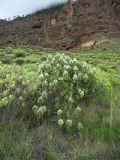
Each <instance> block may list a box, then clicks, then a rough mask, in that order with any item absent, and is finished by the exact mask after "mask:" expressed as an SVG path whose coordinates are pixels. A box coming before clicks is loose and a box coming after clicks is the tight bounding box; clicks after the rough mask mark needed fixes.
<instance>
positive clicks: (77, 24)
mask: <svg viewBox="0 0 120 160" xmlns="http://www.w3.org/2000/svg"><path fill="white" fill-rule="evenodd" d="M100 36H103V37H108V38H112V37H118V38H120V0H94V1H93V0H68V3H66V4H64V5H62V6H58V7H55V8H51V9H47V10H46V11H41V12H39V13H36V14H33V15H30V16H26V17H23V18H17V19H15V20H13V21H8V22H7V21H3V20H0V44H7V43H27V44H32V45H41V46H43V47H52V48H57V49H71V48H74V47H76V46H78V45H80V44H81V43H82V42H85V41H88V40H90V39H92V38H96V37H97V38H99V37H100Z"/></svg>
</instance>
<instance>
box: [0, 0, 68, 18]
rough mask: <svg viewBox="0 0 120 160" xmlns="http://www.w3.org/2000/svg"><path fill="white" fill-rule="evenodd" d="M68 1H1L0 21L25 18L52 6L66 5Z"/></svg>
mask: <svg viewBox="0 0 120 160" xmlns="http://www.w3.org/2000/svg"><path fill="white" fill-rule="evenodd" d="M65 2H67V0H17V1H16V0H1V2H0V19H5V18H7V19H8V18H10V19H13V17H14V16H17V15H19V16H23V15H27V14H30V13H33V12H35V11H37V10H42V9H44V8H48V7H50V6H52V5H57V4H61V3H65Z"/></svg>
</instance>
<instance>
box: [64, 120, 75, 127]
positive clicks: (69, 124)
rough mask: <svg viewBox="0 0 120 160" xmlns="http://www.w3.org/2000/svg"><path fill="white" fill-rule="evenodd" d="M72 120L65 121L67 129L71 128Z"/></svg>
mask: <svg viewBox="0 0 120 160" xmlns="http://www.w3.org/2000/svg"><path fill="white" fill-rule="evenodd" d="M72 123H73V122H72V120H71V119H68V120H67V121H66V124H67V126H68V127H70V126H72Z"/></svg>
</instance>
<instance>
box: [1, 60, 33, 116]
mask: <svg viewBox="0 0 120 160" xmlns="http://www.w3.org/2000/svg"><path fill="white" fill-rule="evenodd" d="M35 74H36V73H35V72H34V71H32V69H29V66H28V68H27V67H20V66H18V65H15V64H13V65H8V64H2V63H0V76H1V79H0V95H1V98H0V109H1V110H4V111H5V112H4V114H2V115H1V116H5V115H6V117H7V114H8V115H9V117H10V116H13V115H14V114H15V113H16V114H18V112H19V111H20V110H21V109H22V108H23V107H27V106H29V103H30V100H31V98H30V97H31V96H33V93H34V92H35V91H36V83H35V81H36V79H35ZM32 101H33V100H32ZM6 110H10V111H9V112H8V113H7V111H6ZM1 113H2V112H0V114H1ZM10 113H11V114H13V115H11V114H10ZM7 118H8V117H7ZM8 119H9V118H8Z"/></svg>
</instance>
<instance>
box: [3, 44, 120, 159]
mask: <svg viewBox="0 0 120 160" xmlns="http://www.w3.org/2000/svg"><path fill="white" fill-rule="evenodd" d="M56 52H60V53H63V52H64V53H65V54H68V55H70V56H72V57H76V58H77V59H79V60H85V61H87V62H89V63H90V64H92V65H93V66H95V67H98V68H100V69H101V70H102V71H104V72H105V73H106V76H107V78H108V79H109V80H110V81H111V83H112V86H113V92H112V98H111V99H110V102H111V103H112V105H113V112H112V113H113V114H112V127H111V132H110V118H111V110H110V104H108V103H106V100H105V99H104V101H102V102H99V101H98V100H99V97H98V99H91V100H89V101H86V102H81V108H82V114H81V118H80V121H81V122H82V124H83V129H82V130H81V132H80V133H79V134H78V133H77V134H74V135H69V134H67V133H64V132H63V131H61V130H59V128H58V126H56V125H54V118H53V121H52V123H51V122H50V121H49V120H46V121H45V122H44V123H42V124H40V123H39V122H38V121H37V120H36V117H34V116H33V115H32V118H33V119H30V116H31V112H30V111H29V110H28V113H29V114H28V115H26V116H27V117H25V118H24V120H23V117H22V114H20V115H19V116H18V117H16V118H15V119H12V120H11V118H10V119H9V121H7V119H5V120H4V121H3V122H2V123H0V160H13V159H15V160H40V159H41V160H44V159H45V160H54V159H55V160H79V159H80V160H101V159H102V160H113V159H116V160H119V159H120V156H119V155H120V128H119V124H120V42H119V41H113V42H110V43H103V44H102V45H100V46H99V47H95V48H92V49H89V50H85V51H84V50H81V51H79V52H75V51H74V52H65V51H55V50H52V49H43V48H40V47H30V46H19V45H18V46H3V47H1V48H0V60H1V62H0V65H2V64H8V65H10V66H13V64H14V63H15V64H16V65H17V66H20V67H21V69H22V70H24V69H25V70H27V72H28V73H29V72H30V71H33V72H34V73H36V71H37V63H40V62H42V61H43V60H45V59H46V57H47V55H48V54H49V53H51V54H55V53H56ZM28 105H31V102H30V103H28ZM22 109H23V110H24V108H22ZM3 113H5V112H3V110H2V109H1V108H0V114H1V115H2V114H3ZM13 113H14V111H13ZM22 113H23V112H22ZM7 114H9V112H8V111H7ZM2 117H4V118H5V116H2ZM0 120H1V119H0Z"/></svg>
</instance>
